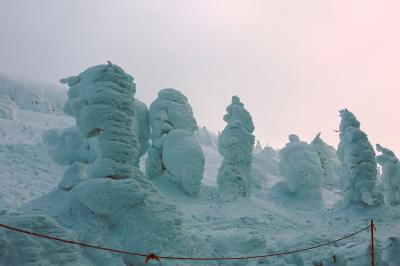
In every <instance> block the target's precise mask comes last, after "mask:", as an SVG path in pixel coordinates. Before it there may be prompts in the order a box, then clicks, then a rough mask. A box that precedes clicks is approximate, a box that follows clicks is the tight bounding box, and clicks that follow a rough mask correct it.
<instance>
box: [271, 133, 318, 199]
mask: <svg viewBox="0 0 400 266" xmlns="http://www.w3.org/2000/svg"><path fill="white" fill-rule="evenodd" d="M279 155H280V161H279V172H280V173H281V175H282V176H283V178H284V179H285V181H286V184H287V187H288V189H289V190H290V191H291V192H292V193H294V194H296V195H298V196H302V197H307V198H310V199H313V200H320V199H321V179H322V175H323V169H322V166H321V161H320V158H319V156H318V154H317V152H316V151H315V150H314V149H313V148H312V147H311V145H309V144H308V143H306V142H304V141H300V138H299V137H298V136H297V135H294V134H292V135H290V136H289V143H288V144H286V146H285V147H284V148H283V149H282V150H280V151H279Z"/></svg>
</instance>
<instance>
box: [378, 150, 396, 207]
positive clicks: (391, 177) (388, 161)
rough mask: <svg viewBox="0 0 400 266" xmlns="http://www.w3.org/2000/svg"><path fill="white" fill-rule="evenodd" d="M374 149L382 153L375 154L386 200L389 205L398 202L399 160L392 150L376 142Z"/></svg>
mask: <svg viewBox="0 0 400 266" xmlns="http://www.w3.org/2000/svg"><path fill="white" fill-rule="evenodd" d="M376 149H377V150H378V151H379V152H381V153H382V154H380V155H378V156H376V161H377V163H378V164H379V165H380V166H381V167H382V177H383V186H384V192H385V193H384V194H385V199H386V202H387V203H388V204H390V205H399V204H400V162H399V159H398V158H397V157H396V155H395V154H394V152H393V151H391V150H389V149H387V148H384V147H382V146H381V145H379V144H377V145H376Z"/></svg>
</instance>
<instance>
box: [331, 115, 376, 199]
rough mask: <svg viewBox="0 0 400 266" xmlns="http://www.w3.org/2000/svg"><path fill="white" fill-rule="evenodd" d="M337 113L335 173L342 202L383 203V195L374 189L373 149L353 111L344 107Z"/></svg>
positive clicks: (374, 164)
mask: <svg viewBox="0 0 400 266" xmlns="http://www.w3.org/2000/svg"><path fill="white" fill-rule="evenodd" d="M340 116H341V119H342V120H341V122H340V126H339V131H340V134H339V137H340V143H339V146H338V150H337V156H338V159H339V161H340V163H341V164H340V165H339V168H338V175H339V177H340V184H341V186H342V189H343V191H344V197H345V202H346V203H362V204H366V205H369V206H374V205H379V204H382V203H383V195H382V194H381V193H380V192H379V191H378V190H377V165H376V161H375V151H374V149H373V148H372V146H371V144H370V142H369V140H368V137H367V135H366V134H365V133H364V132H363V131H362V130H360V122H359V121H358V120H357V118H356V117H355V116H354V115H353V113H351V112H350V111H348V110H347V109H343V110H341V111H340Z"/></svg>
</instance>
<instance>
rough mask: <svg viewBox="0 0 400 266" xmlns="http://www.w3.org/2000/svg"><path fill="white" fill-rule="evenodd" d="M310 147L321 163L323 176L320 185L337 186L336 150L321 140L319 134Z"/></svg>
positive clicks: (337, 161) (337, 163) (337, 162)
mask: <svg viewBox="0 0 400 266" xmlns="http://www.w3.org/2000/svg"><path fill="white" fill-rule="evenodd" d="M311 146H312V147H313V148H314V150H315V151H316V152H317V154H318V156H319V159H320V161H321V165H322V170H323V175H322V184H323V185H325V186H337V185H338V177H337V168H338V166H339V164H340V162H339V160H338V159H337V156H336V150H335V149H334V148H333V147H332V146H329V145H328V144H326V143H325V141H323V140H322V139H321V133H318V135H317V136H316V137H315V138H314V139H313V141H312V142H311Z"/></svg>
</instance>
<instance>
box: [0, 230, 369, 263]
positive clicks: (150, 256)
mask: <svg viewBox="0 0 400 266" xmlns="http://www.w3.org/2000/svg"><path fill="white" fill-rule="evenodd" d="M0 227H3V228H6V229H9V230H11V231H15V232H19V233H23V234H28V235H31V236H35V237H41V238H46V239H50V240H54V241H59V242H63V243H67V244H72V245H78V246H82V247H87V248H94V249H99V250H104V251H109V252H114V253H120V254H125V255H131V256H140V257H144V258H145V260H144V262H145V263H148V262H149V261H151V260H156V261H158V262H159V265H161V259H165V260H191V261H212V260H247V259H261V258H267V257H275V256H283V255H289V254H293V253H300V252H305V251H308V250H312V249H317V248H320V247H323V246H328V245H331V244H334V243H337V242H339V241H342V240H345V239H348V238H351V237H353V236H355V235H357V234H359V233H361V232H363V231H367V230H369V229H371V226H370V225H369V226H367V227H365V228H362V229H360V230H358V231H356V232H354V233H351V234H349V235H346V236H343V237H341V238H338V239H336V240H332V241H329V242H326V243H323V244H319V245H315V246H310V247H306V248H300V249H294V250H291V251H286V252H277V253H270V254H263V255H255V256H244V257H215V258H213V257H174V256H157V255H156V254H154V253H149V254H144V253H138V252H130V251H126V250H117V249H113V248H107V247H102V246H96V245H91V244H86V243H81V242H76V241H72V240H68V239H63V238H58V237H53V236H48V235H44V234H39V233H35V232H31V231H27V230H23V229H20V228H16V227H12V226H10V225H6V224H0Z"/></svg>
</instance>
